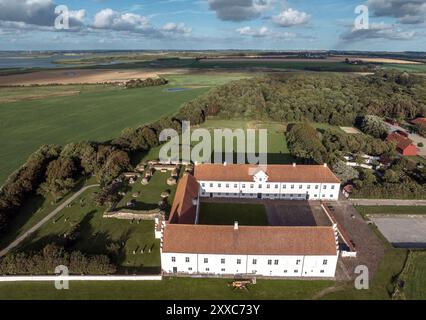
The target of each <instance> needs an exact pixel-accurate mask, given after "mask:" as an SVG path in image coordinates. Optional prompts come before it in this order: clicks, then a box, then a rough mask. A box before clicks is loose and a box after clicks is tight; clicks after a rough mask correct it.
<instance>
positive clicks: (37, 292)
mask: <svg viewBox="0 0 426 320" xmlns="http://www.w3.org/2000/svg"><path fill="white" fill-rule="evenodd" d="M229 282H230V280H225V279H188V278H177V279H164V280H163V281H146V282H144V281H142V282H137V281H128V282H71V283H70V289H69V290H56V289H55V286H54V283H53V282H52V283H50V282H44V283H37V282H36V283H22V282H19V283H0V300H2V299H30V300H37V299H51V300H60V299H61V300H62V299H75V300H102V299H112V300H120V299H121V300H125V299H127V300H156V299H158V300H162V299H164V300H197V299H201V300H267V299H271V300H285V299H288V300H303V299H311V298H312V297H314V295H315V294H316V293H318V292H319V291H321V290H323V289H325V288H327V287H329V286H331V285H332V284H333V282H332V281H298V280H287V281H276V280H258V281H257V284H256V285H252V286H250V287H249V290H248V291H245V290H244V291H241V290H237V291H234V290H232V289H231V288H229V287H228V283H229Z"/></svg>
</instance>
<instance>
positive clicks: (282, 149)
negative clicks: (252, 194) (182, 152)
mask: <svg viewBox="0 0 426 320" xmlns="http://www.w3.org/2000/svg"><path fill="white" fill-rule="evenodd" d="M197 128H204V129H207V130H209V131H210V132H211V133H213V130H214V129H231V130H235V129H243V130H246V129H256V130H257V129H267V130H268V132H267V137H268V146H267V147H268V148H267V149H268V159H267V161H268V163H269V164H291V163H293V162H297V160H296V159H294V158H293V157H292V156H291V155H290V152H289V150H288V147H287V141H286V137H285V126H284V125H283V124H280V123H274V122H268V123H266V122H258V121H250V120H222V119H207V120H206V121H205V122H204V123H203V124H201V125H200V126H199V127H192V128H191V130H195V129H197ZM212 136H213V135H212ZM257 136H258V135H257ZM213 143H214V139H213V138H212V146H213V145H214V144H213ZM195 144H196V142H195V143H193V144H192V145H195ZM224 144H225V143H224V142H223V145H224ZM222 148H223V146H222ZM160 149H161V147H157V148H153V149H151V150H150V151H149V152H148V153H146V154H144V155H142V156H141V158H142V160H144V161H147V160H154V159H158V157H159V152H160ZM236 150H237V142H236V140H234V153H236ZM255 150H256V152H258V151H259V145H258V141H257V142H256V148H255ZM235 158H236V156H235ZM223 159H224V156H223ZM234 160H236V159H234Z"/></svg>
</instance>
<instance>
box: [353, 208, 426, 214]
mask: <svg viewBox="0 0 426 320" xmlns="http://www.w3.org/2000/svg"><path fill="white" fill-rule="evenodd" d="M356 209H357V210H358V212H359V213H360V214H362V215H363V216H365V215H368V214H410V215H416V214H426V206H357V207H356Z"/></svg>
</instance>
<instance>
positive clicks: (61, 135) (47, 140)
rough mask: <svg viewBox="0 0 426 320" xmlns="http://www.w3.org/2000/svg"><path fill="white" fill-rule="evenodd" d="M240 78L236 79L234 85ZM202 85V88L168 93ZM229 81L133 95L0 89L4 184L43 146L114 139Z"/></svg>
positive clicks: (108, 90)
mask: <svg viewBox="0 0 426 320" xmlns="http://www.w3.org/2000/svg"><path fill="white" fill-rule="evenodd" d="M239 76H240V75H237V76H236V75H232V74H230V78H229V80H234V79H236V78H238V77H239ZM174 79H176V80H174ZM200 79H201V84H202V87H198V88H190V89H191V90H184V91H176V92H168V91H167V89H168V88H176V87H177V86H183V85H185V86H187V85H188V84H191V86H192V85H193V84H197V83H199V80H200ZM175 81H176V83H175ZM225 81H226V75H225V74H218V75H212V76H202V75H187V76H184V75H179V76H176V78H173V77H171V82H170V84H168V85H167V86H161V87H150V88H140V89H132V90H125V89H120V88H117V87H114V86H99V85H94V86H91V85H87V86H70V87H68V86H54V87H52V86H48V87H30V88H0V119H1V126H0V136H1V137H2V141H3V143H2V148H1V150H0V184H2V183H4V181H5V179H6V177H7V176H8V175H9V174H11V173H12V172H13V171H14V170H16V169H17V168H19V166H20V165H22V164H23V163H24V162H25V160H26V159H27V158H28V156H29V155H30V154H31V153H32V152H34V151H35V150H36V149H37V148H38V147H39V146H40V145H42V144H60V145H64V144H66V143H70V142H78V141H84V140H91V141H105V140H109V139H112V138H114V137H117V136H118V135H119V134H120V132H121V131H122V130H123V129H125V128H127V127H136V126H139V125H143V124H147V123H150V122H153V121H155V120H157V119H159V118H161V117H163V116H167V115H171V114H174V113H175V112H177V111H178V110H179V108H180V107H181V105H182V104H183V103H184V102H187V101H190V100H192V99H194V98H195V97H197V96H198V95H201V94H203V93H205V92H207V91H208V90H209V88H210V87H212V86H215V85H218V84H222V83H224V82H225ZM52 95H53V96H52ZM55 95H56V96H55ZM15 100H16V102H6V101H15ZM18 100H19V101H18Z"/></svg>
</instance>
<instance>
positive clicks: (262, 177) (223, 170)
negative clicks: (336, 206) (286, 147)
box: [194, 164, 340, 201]
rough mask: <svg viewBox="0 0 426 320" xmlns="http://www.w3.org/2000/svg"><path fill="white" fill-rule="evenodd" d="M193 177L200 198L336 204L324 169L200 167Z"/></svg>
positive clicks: (335, 185)
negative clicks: (310, 201)
mask: <svg viewBox="0 0 426 320" xmlns="http://www.w3.org/2000/svg"><path fill="white" fill-rule="evenodd" d="M194 175H195V178H196V179H197V181H198V182H199V183H200V186H201V192H200V196H201V197H221V198H259V199H287V200H327V201H330V200H332V201H333V200H334V201H336V200H338V198H339V192H340V181H339V179H338V178H337V177H336V176H335V175H334V174H333V172H332V171H331V170H330V169H329V168H328V167H327V165H324V166H318V165H295V164H294V165H268V166H264V167H258V166H250V165H226V164H225V165H217V164H202V165H196V166H195V174H194Z"/></svg>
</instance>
